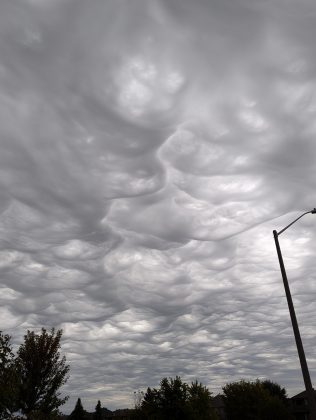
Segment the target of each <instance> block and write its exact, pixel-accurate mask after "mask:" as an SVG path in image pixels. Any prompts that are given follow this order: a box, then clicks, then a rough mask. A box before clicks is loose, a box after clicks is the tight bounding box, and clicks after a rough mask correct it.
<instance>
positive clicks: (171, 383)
mask: <svg viewBox="0 0 316 420" xmlns="http://www.w3.org/2000/svg"><path fill="white" fill-rule="evenodd" d="M211 402H212V399H211V393H210V392H209V391H208V389H207V388H206V387H204V386H203V385H202V384H199V383H198V382H197V381H196V382H193V383H192V384H191V386H189V385H188V384H186V383H185V382H182V380H181V378H180V377H179V376H176V378H175V379H172V378H169V379H168V378H163V379H162V380H161V382H160V388H159V389H155V388H153V389H151V388H148V389H147V392H146V393H145V394H144V398H143V401H142V403H141V405H140V408H139V409H137V407H136V408H135V415H134V417H135V418H139V419H155V420H160V419H161V420H163V419H172V420H178V419H181V420H195V419H201V420H202V419H205V420H206V419H210V420H211V419H216V414H215V413H214V411H213V409H212V405H211Z"/></svg>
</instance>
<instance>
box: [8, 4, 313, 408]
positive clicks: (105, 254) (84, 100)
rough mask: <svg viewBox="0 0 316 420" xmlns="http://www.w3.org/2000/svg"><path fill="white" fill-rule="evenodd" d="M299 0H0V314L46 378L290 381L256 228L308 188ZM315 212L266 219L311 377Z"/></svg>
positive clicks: (296, 373)
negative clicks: (52, 353)
mask: <svg viewBox="0 0 316 420" xmlns="http://www.w3.org/2000/svg"><path fill="white" fill-rule="evenodd" d="M315 20H316V4H315V2H314V0H300V1H299V2H298V1H294V0H273V1H272V0H265V1H262V0H195V1H194V2H193V1H189V0H133V1H128V0H89V1H87V0H14V1H12V0H1V4H0V119H1V124H0V146H1V148H0V288H1V291H0V325H1V328H0V329H1V330H3V331H4V332H5V333H8V334H10V335H11V336H12V342H13V344H14V346H15V348H16V346H18V345H19V344H20V343H21V342H22V341H23V335H24V334H25V333H26V331H27V330H28V329H30V330H34V331H40V329H41V327H45V328H48V329H50V328H52V327H55V328H56V329H60V328H61V329H62V330H63V338H62V344H61V351H62V354H65V355H66V357H67V361H68V362H69V364H70V378H69V380H68V382H67V384H66V385H65V386H64V387H63V389H62V393H63V395H69V396H70V398H69V401H68V402H67V404H66V405H65V406H64V407H63V411H64V412H70V411H71V410H72V409H73V407H74V405H75V402H76V400H77V398H78V397H80V398H81V399H82V403H83V405H84V407H85V408H86V409H87V410H90V411H92V410H93V409H94V407H95V405H96V403H97V400H99V399H100V400H101V403H102V405H103V406H105V407H108V408H109V409H112V410H113V409H115V408H123V407H132V406H133V404H134V399H133V395H134V391H137V390H146V388H147V387H148V386H150V387H157V386H158V385H159V381H160V380H161V379H162V378H163V377H166V376H167V377H174V376H176V375H180V376H181V378H182V379H183V380H184V381H186V382H190V381H193V380H195V379H197V380H198V381H201V382H202V383H203V384H204V385H206V386H208V387H209V389H210V390H211V391H212V392H213V393H214V394H216V393H218V392H220V391H221V387H222V386H223V385H225V383H227V382H232V381H235V380H239V379H241V378H244V379H251V380H254V379H256V378H261V379H263V378H269V379H270V380H272V381H275V382H278V383H279V384H281V385H282V386H284V387H286V389H287V391H288V394H289V395H293V394H295V393H297V392H300V391H301V390H302V389H303V381H302V375H301V371H300V367H299V362H298V357H297V352H296V347H295V342H294V338H293V332H292V329H291V324H290V318H289V313H288V309H287V303H286V299H285V295H284V289H283V285H282V279H281V275H280V270H279V266H278V260H277V255H276V250H275V244H274V241H273V235H272V231H273V229H277V230H281V229H282V228H283V227H284V226H286V225H287V224H288V223H290V222H291V221H292V220H293V219H295V218H296V217H298V216H299V215H300V214H301V213H302V212H304V211H308V210H310V209H312V208H314V207H315V206H316V188H315V183H316V181H315V179H316V177H315V175H316V139H315V133H316V52H315V37H316V25H315ZM315 240H316V218H314V216H313V215H310V214H309V215H306V216H305V217H304V218H302V219H301V220H300V221H299V222H297V224H295V226H292V227H291V228H290V229H289V230H288V231H286V232H284V233H283V234H282V236H280V244H281V247H282V252H283V255H284V261H285V265H286V268H287V272H288V277H289V282H290V286H291V290H292V293H293V299H294V304H295V308H296V311H297V317H298V322H299V325H300V328H301V334H302V338H303V343H304V347H305V352H306V356H307V360H308V364H309V368H310V373H311V377H312V381H314V384H315V383H316V382H315V381H316V372H315V369H316V355H315V347H316V346H315V344H316V342H315V329H316V307H315V293H316V283H315V281H316V259H315V246H314V245H313V244H314V243H315Z"/></svg>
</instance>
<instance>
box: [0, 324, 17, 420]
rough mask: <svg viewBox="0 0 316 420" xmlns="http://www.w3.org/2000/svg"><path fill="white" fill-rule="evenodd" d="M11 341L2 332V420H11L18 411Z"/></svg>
mask: <svg viewBox="0 0 316 420" xmlns="http://www.w3.org/2000/svg"><path fill="white" fill-rule="evenodd" d="M10 340H11V337H10V336H9V335H8V334H3V333H2V331H0V419H7V418H11V413H12V412H14V411H15V410H16V409H17V390H18V378H17V374H16V369H15V361H14V355H13V352H12V348H11V344H10Z"/></svg>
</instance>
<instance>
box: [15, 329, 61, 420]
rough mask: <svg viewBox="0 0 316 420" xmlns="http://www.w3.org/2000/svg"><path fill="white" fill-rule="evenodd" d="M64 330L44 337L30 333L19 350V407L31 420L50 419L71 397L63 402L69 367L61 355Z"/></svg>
mask: <svg viewBox="0 0 316 420" xmlns="http://www.w3.org/2000/svg"><path fill="white" fill-rule="evenodd" d="M61 336H62V330H58V331H57V332H55V330H54V328H52V330H51V332H50V333H49V332H47V331H46V329H45V328H42V331H41V334H35V333H34V331H27V334H26V335H25V336H24V343H23V344H21V346H20V347H19V349H18V352H17V359H16V367H17V372H18V375H19V382H20V384H19V403H20V408H21V411H22V413H23V414H26V416H27V417H28V418H30V419H31V418H32V417H36V418H40V417H41V416H42V417H43V418H46V419H49V418H53V417H54V416H55V415H56V414H57V413H58V408H59V407H60V406H61V405H62V404H64V403H65V402H66V401H67V399H68V397H64V398H60V392H59V388H60V387H61V386H62V385H64V384H65V383H66V381H67V379H68V376H67V374H68V371H69V366H68V365H66V358H65V356H63V357H61V356H60V353H59V349H60V340H61Z"/></svg>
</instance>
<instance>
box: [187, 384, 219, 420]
mask: <svg viewBox="0 0 316 420" xmlns="http://www.w3.org/2000/svg"><path fill="white" fill-rule="evenodd" d="M188 391H189V401H188V406H189V417H190V418H192V419H196V420H211V419H215V418H216V416H215V412H214V411H213V408H212V396H211V392H210V391H209V390H208V389H207V388H206V386H204V385H202V384H201V383H198V381H195V382H192V383H191V385H190V386H189V388H188Z"/></svg>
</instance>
